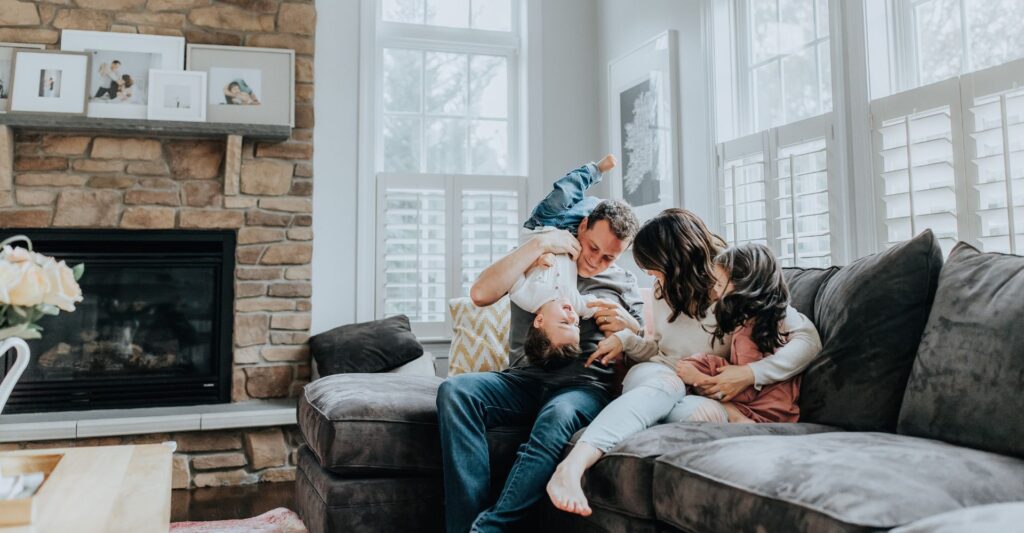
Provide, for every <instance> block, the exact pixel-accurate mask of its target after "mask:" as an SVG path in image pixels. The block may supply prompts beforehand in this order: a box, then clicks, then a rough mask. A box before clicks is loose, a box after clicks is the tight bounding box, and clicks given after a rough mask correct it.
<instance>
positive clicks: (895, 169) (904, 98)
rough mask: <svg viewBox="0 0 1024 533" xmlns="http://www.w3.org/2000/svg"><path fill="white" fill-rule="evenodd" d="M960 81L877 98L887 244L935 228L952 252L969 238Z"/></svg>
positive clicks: (874, 109)
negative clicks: (964, 217)
mask: <svg viewBox="0 0 1024 533" xmlns="http://www.w3.org/2000/svg"><path fill="white" fill-rule="evenodd" d="M958 83H959V82H958V80H957V79H955V78H954V79H952V80H948V81H945V82H941V83H937V84H933V85H929V86H926V87H921V88H919V89H915V90H913V91H908V92H905V93H899V94H896V95H893V96H889V97H886V98H882V99H880V100H876V101H874V102H872V103H871V121H872V128H873V130H874V133H873V137H874V151H875V156H876V157H875V174H876V176H877V179H878V182H879V190H881V191H882V194H881V196H880V200H881V205H880V206H879V208H880V211H879V212H880V213H883V215H882V216H883V223H882V224H880V226H881V227H880V230H881V231H882V234H881V235H880V242H882V243H884V244H885V246H886V247H888V246H891V245H892V244H894V243H897V242H900V241H904V240H907V239H910V238H912V237H914V236H915V235H917V234H919V233H921V232H922V231H924V230H925V229H931V230H932V231H933V232H934V233H935V236H936V237H937V238H938V239H939V243H940V245H941V246H942V249H943V251H944V252H945V253H947V254H948V253H949V251H950V249H952V247H953V245H954V244H956V242H957V240H959V239H961V238H966V235H962V234H961V229H962V228H961V221H962V219H961V217H960V213H962V212H964V211H966V205H965V195H964V194H963V193H962V189H963V187H964V185H963V183H964V180H963V170H962V169H963V166H962V161H963V149H962V147H963V141H962V130H961V127H960V126H961V120H960V89H959V85H958Z"/></svg>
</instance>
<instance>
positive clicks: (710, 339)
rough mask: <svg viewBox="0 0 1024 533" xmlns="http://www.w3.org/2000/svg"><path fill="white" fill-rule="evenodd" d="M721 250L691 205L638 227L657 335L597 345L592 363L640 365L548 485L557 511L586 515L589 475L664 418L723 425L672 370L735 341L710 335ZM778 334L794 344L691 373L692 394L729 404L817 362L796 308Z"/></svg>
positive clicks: (810, 332)
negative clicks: (689, 398)
mask: <svg viewBox="0 0 1024 533" xmlns="http://www.w3.org/2000/svg"><path fill="white" fill-rule="evenodd" d="M723 247H724V243H723V241H722V239H721V238H719V237H717V236H716V235H714V234H713V233H711V232H710V231H709V230H708V229H707V227H706V226H705V225H704V222H703V221H701V219H700V218H699V217H697V216H696V215H694V214H693V213H691V212H690V211H687V210H685V209H675V208H673V209H666V210H665V211H663V212H661V213H660V214H659V215H657V216H656V217H654V218H652V219H651V220H649V221H648V222H647V223H645V224H644V226H643V227H642V228H640V231H639V232H638V233H637V236H636V238H635V239H634V241H633V257H634V259H635V260H636V263H637V265H638V266H639V267H640V268H642V269H644V270H645V271H646V272H647V273H648V274H649V275H651V276H653V277H654V279H655V284H654V301H653V302H652V308H653V313H652V315H653V319H652V324H653V326H654V334H653V335H650V336H646V337H641V336H639V335H637V334H635V333H633V332H632V331H631V330H628V329H627V330H623V331H620V332H618V333H615V334H614V335H612V336H610V337H608V338H606V339H605V340H603V341H601V343H600V344H599V345H598V347H597V350H596V351H595V352H594V353H593V354H592V355H591V356H590V358H589V359H588V360H587V364H591V363H593V362H595V361H600V362H601V363H602V364H606V365H607V364H610V363H613V362H614V361H615V360H616V359H618V358H619V356H620V355H622V354H623V353H625V354H626V355H628V356H629V357H630V358H631V359H633V360H635V361H638V362H640V364H638V365H635V366H633V367H632V368H630V370H629V372H628V373H627V374H626V379H625V380H624V381H623V383H622V390H623V392H622V395H621V396H620V397H619V398H617V399H616V400H615V401H613V402H612V403H610V404H608V406H607V407H605V409H604V410H603V411H601V413H600V414H599V415H598V416H597V417H596V418H595V419H594V421H593V422H592V423H591V424H590V426H589V427H588V428H587V429H586V431H584V433H583V435H582V436H581V437H580V439H579V442H578V443H577V444H576V446H575V447H574V448H573V449H572V451H571V452H570V453H569V455H568V457H566V458H565V460H564V461H562V463H561V464H559V465H558V468H557V469H556V471H555V474H554V475H553V476H552V478H551V481H550V482H549V483H548V486H547V491H548V495H549V496H550V497H551V501H552V502H553V503H554V505H555V507H558V508H559V509H562V510H563V511H568V512H572V513H577V514H581V515H584V516H587V515H589V514H590V513H591V510H590V507H589V506H588V505H587V499H586V497H585V496H584V494H583V489H582V487H581V485H580V481H581V479H582V478H583V474H584V472H586V470H587V469H588V468H590V467H591V466H592V465H593V464H594V463H596V462H597V460H598V459H600V458H601V456H603V455H604V454H605V453H606V452H607V451H608V450H609V449H611V448H612V447H613V446H615V445H617V444H619V443H620V442H622V441H623V440H625V439H626V438H627V437H629V436H630V435H633V434H635V433H639V432H641V431H643V430H644V429H647V428H648V427H650V426H653V425H655V424H657V423H659V422H662V421H668V422H674V421H681V420H689V419H700V420H714V419H715V417H716V415H717V416H718V419H719V420H720V421H721V422H725V421H726V417H723V416H721V412H720V411H718V410H717V406H716V405H712V404H705V403H699V404H698V403H689V404H687V403H682V400H683V398H685V397H686V384H685V383H684V382H683V380H682V379H681V378H680V376H679V375H678V374H677V371H676V367H677V363H678V362H679V361H681V360H682V359H684V358H688V357H691V356H693V355H694V354H698V353H710V354H712V355H716V356H719V357H723V358H725V357H728V354H729V348H730V346H731V344H732V336H731V335H728V334H723V335H722V336H721V337H720V338H719V339H718V340H717V341H716V340H715V337H714V336H713V335H712V333H711V332H714V331H716V330H717V329H716V326H717V324H716V322H715V315H714V313H713V312H712V311H713V310H714V309H713V307H712V306H713V304H714V303H715V301H716V300H717V299H718V295H717V293H716V291H715V285H716V282H717V280H716V278H715V274H714V263H713V261H714V258H715V257H716V256H717V255H718V253H719V252H720V251H721V249H722V248H723ZM782 331H787V332H789V337H788V339H789V342H787V343H786V345H785V346H783V347H782V348H780V349H779V350H778V351H777V352H776V353H775V354H774V355H771V356H768V357H765V358H764V359H761V360H759V361H753V362H750V363H747V364H743V365H727V366H724V367H722V368H719V369H718V373H717V374H716V375H713V376H711V377H707V376H705V377H703V378H700V377H699V376H694V377H697V378H698V379H696V380H693V383H692V384H691V385H692V389H694V390H697V391H699V392H700V393H701V394H704V395H714V396H716V397H719V398H720V399H722V400H725V401H730V400H731V399H732V397H733V396H735V395H737V394H738V393H740V392H742V391H743V390H744V389H746V388H748V387H749V386H751V385H754V386H757V387H765V386H767V385H770V384H772V383H777V382H781V381H786V380H788V379H790V378H792V377H794V376H796V375H797V374H799V373H800V372H802V371H803V369H804V368H806V367H807V365H809V364H811V362H812V361H813V360H814V358H815V357H817V355H818V352H819V351H820V350H821V341H820V339H819V338H818V332H817V330H815V329H814V325H813V324H811V322H810V320H807V318H805V317H804V316H803V315H801V314H800V313H799V312H797V311H796V310H795V309H793V308H792V307H786V309H785V322H784V324H783V325H782ZM755 338H756V337H755ZM709 401H714V400H709ZM715 403H716V404H717V402H715Z"/></svg>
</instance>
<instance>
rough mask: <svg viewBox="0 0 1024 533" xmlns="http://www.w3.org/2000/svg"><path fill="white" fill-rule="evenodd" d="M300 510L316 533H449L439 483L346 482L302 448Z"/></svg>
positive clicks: (297, 499)
mask: <svg viewBox="0 0 1024 533" xmlns="http://www.w3.org/2000/svg"><path fill="white" fill-rule="evenodd" d="M296 470H297V472H296V473H295V507H296V512H298V514H299V516H300V517H301V518H302V521H303V523H305V525H306V528H307V529H309V531H310V532H311V533H327V532H338V531H415V532H440V531H444V490H443V485H442V483H441V479H440V477H437V476H427V477H392V478H344V477H341V476H339V475H337V474H334V473H331V472H328V471H327V470H324V469H322V468H320V467H319V464H318V462H317V459H316V456H315V455H314V454H313V452H311V451H310V450H309V447H307V446H306V445H303V446H302V447H301V448H299V459H298V468H297V469H296Z"/></svg>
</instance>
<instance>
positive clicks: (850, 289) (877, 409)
mask: <svg viewBox="0 0 1024 533" xmlns="http://www.w3.org/2000/svg"><path fill="white" fill-rule="evenodd" d="M941 267H942V250H941V249H940V248H939V244H938V242H937V241H936V239H935V236H934V235H933V234H932V232H931V231H930V230H926V231H925V232H924V233H921V234H920V235H918V236H917V237H915V238H913V239H911V240H909V241H906V242H902V243H900V244H897V245H895V246H893V247H892V248H890V249H888V250H886V251H884V252H881V253H878V254H874V255H870V256H867V257H863V258H861V259H858V260H857V261H854V262H853V263H851V264H850V265H848V266H846V267H843V268H841V269H839V270H838V271H837V272H836V273H835V274H833V275H832V277H831V278H830V279H829V280H828V281H827V282H826V283H825V284H824V285H823V286H821V288H820V289H819V290H818V296H817V298H816V300H815V302H814V317H813V321H814V324H815V325H816V326H817V327H818V333H819V334H820V335H821V341H822V350H821V354H820V355H819V356H818V358H817V359H816V360H815V361H814V362H813V363H811V366H810V367H808V368H807V370H806V371H805V372H804V376H803V382H802V384H801V386H800V421H801V422H816V423H818V424H827V425H832V426H838V427H842V428H846V429H851V430H862V431H890V432H891V431H895V430H896V420H897V418H898V416H899V410H900V404H901V403H902V400H903V389H904V388H905V387H906V385H907V378H908V377H909V376H910V368H911V366H912V365H913V363H914V356H915V354H917V347H918V344H919V343H920V342H921V333H922V332H923V331H924V326H925V323H926V322H927V321H928V311H929V310H930V309H931V305H932V300H933V299H934V298H935V287H936V285H937V284H938V278H939V270H940V269H941Z"/></svg>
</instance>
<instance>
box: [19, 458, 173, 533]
mask: <svg viewBox="0 0 1024 533" xmlns="http://www.w3.org/2000/svg"><path fill="white" fill-rule="evenodd" d="M171 453H172V450H171V447H169V446H167V445H164V444H145V445H138V446H97V447H90V448H55V449H48V450H16V451H11V452H3V453H0V458H4V459H7V458H12V457H16V456H26V455H54V454H63V458H62V459H61V460H60V462H59V463H57V467H56V468H55V469H54V470H53V472H52V473H51V474H50V477H49V478H48V479H47V480H46V482H45V483H43V486H42V488H41V489H39V492H38V493H36V498H37V499H38V501H37V502H36V505H37V507H36V518H35V522H33V523H32V525H30V526H14V527H6V528H5V527H0V533H14V532H18V533H23V532H24V533H29V532H31V533H50V532H53V533H66V532H70V531H74V532H77V533H92V532H96V533H99V532H106V531H124V532H129V531H130V532H140V533H141V532H149V531H153V532H156V531H159V532H161V533H166V532H167V528H168V527H169V525H170V522H171Z"/></svg>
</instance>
